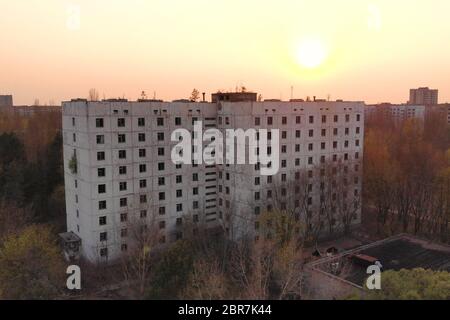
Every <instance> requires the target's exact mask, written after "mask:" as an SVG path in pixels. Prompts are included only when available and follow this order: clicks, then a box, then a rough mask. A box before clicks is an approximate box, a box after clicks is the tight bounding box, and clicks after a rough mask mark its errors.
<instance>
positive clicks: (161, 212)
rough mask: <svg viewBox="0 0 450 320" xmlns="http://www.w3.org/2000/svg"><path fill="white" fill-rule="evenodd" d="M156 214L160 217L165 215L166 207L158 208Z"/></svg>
mask: <svg viewBox="0 0 450 320" xmlns="http://www.w3.org/2000/svg"><path fill="white" fill-rule="evenodd" d="M158 212H159V214H160V215H161V216H163V215H165V214H166V207H159V209H158Z"/></svg>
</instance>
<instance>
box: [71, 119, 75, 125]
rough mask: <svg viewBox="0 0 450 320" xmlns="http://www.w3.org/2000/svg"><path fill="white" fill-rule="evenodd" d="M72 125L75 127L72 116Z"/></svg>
mask: <svg viewBox="0 0 450 320" xmlns="http://www.w3.org/2000/svg"><path fill="white" fill-rule="evenodd" d="M72 126H73V127H75V118H72Z"/></svg>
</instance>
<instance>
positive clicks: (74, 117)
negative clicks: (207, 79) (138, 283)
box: [62, 93, 364, 262]
mask: <svg viewBox="0 0 450 320" xmlns="http://www.w3.org/2000/svg"><path fill="white" fill-rule="evenodd" d="M221 95H223V94H218V95H215V96H214V97H213V100H214V101H217V102H215V103H194V102H156V101H138V102H131V101H130V102H129V101H125V100H106V101H102V102H88V101H86V100H72V101H70V102H64V103H63V115H62V116H63V139H64V169H65V190H66V208H67V231H68V233H70V235H66V236H65V239H71V244H69V245H71V246H72V245H74V244H80V248H79V250H80V253H81V255H82V256H84V257H86V258H87V259H89V260H90V261H92V262H101V261H105V260H107V261H112V260H115V259H117V258H119V257H120V255H121V254H122V253H123V252H126V251H127V250H128V249H129V248H130V246H132V240H131V239H130V233H131V232H130V223H131V222H134V221H139V222H140V223H142V224H143V225H146V224H147V223H148V224H150V223H152V224H153V221H154V220H156V226H157V227H158V229H159V230H160V242H161V243H167V242H171V241H175V240H177V239H181V238H182V237H183V225H184V224H185V223H186V222H187V220H189V221H190V222H193V223H194V224H196V223H199V224H200V223H201V224H202V225H204V226H206V227H207V228H215V227H220V228H223V229H224V231H225V232H228V233H230V228H231V229H234V227H236V226H237V227H239V228H241V229H244V228H245V229H247V230H251V232H255V233H257V229H258V226H257V225H256V223H255V221H256V220H257V218H258V216H259V215H260V214H262V213H263V212H265V211H268V210H273V209H274V204H273V203H272V199H273V198H274V196H275V193H276V192H277V191H276V190H274V189H275V188H280V189H279V190H278V191H279V192H280V194H281V197H283V193H286V192H290V190H286V189H288V188H287V187H288V186H289V183H290V182H291V181H293V180H295V179H297V177H298V175H299V173H300V171H302V172H305V173H307V179H309V181H310V182H309V185H308V190H309V191H311V195H310V197H308V199H307V202H308V203H307V205H308V212H307V213H308V216H317V217H320V212H321V196H320V191H319V190H320V188H321V186H322V184H323V179H324V177H323V175H324V169H323V170H315V168H319V167H320V166H321V165H323V166H325V163H332V164H334V165H336V166H337V164H338V163H342V164H343V166H344V168H345V181H346V185H348V186H349V190H351V194H350V192H349V194H348V197H349V198H351V197H352V198H355V197H356V198H358V199H360V197H361V187H362V186H361V183H362V178H361V175H362V157H363V141H364V104H363V103H361V102H343V101H342V102H327V101H320V102H282V101H278V102H256V101H255V100H256V94H252V96H251V97H250V96H249V95H245V96H242V95H241V93H237V94H228V97H225V96H221ZM237 95H241V96H240V97H239V96H237ZM236 100H237V101H236ZM231 101H234V102H231ZM197 121H202V124H203V129H204V130H207V129H210V128H216V129H219V130H220V131H221V132H223V133H224V132H225V130H227V129H239V128H240V129H244V130H246V129H249V128H255V129H279V131H280V140H279V142H280V143H279V146H278V147H279V150H278V151H279V154H280V159H279V162H280V170H279V172H278V173H277V174H276V175H274V176H263V175H261V173H260V169H261V168H260V166H259V165H258V164H256V165H250V164H246V165H237V164H217V165H206V164H191V165H185V164H175V163H173V162H172V159H171V152H172V148H173V147H174V146H175V145H176V144H177V143H178V142H172V141H171V134H172V132H173V130H175V129H178V128H185V129H188V130H189V131H192V130H193V128H194V124H195V123H196V122H197ZM192 134H194V133H193V132H192ZM258 139H259V138H258ZM208 143H209V142H208ZM208 143H207V142H205V145H206V144H208ZM271 145H272V144H271ZM268 148H270V147H268ZM268 151H269V150H268ZM338 196H340V195H337V194H336V197H338ZM345 196H346V197H347V192H345ZM334 200H336V199H334ZM283 206H286V203H284V202H281V210H282V209H283ZM294 206H297V207H296V210H297V209H298V210H300V206H301V204H300V203H295V204H294ZM360 210H361V209H360V208H356V207H355V213H354V214H353V215H352V222H351V223H352V225H358V224H359V223H360V221H361V220H360V219H361V214H360V213H361V211H360ZM230 215H233V216H235V217H236V216H237V217H239V218H238V219H237V220H233V221H230V220H231V219H230ZM188 218H189V219H188ZM335 223H336V224H339V218H338V217H336V222H335ZM323 229H324V230H325V229H327V228H323ZM233 232H234V231H233ZM72 249H73V248H72ZM77 250H78V248H76V250H75V251H77ZM73 255H77V253H74V254H73Z"/></svg>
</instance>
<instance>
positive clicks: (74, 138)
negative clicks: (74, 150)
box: [72, 133, 77, 142]
mask: <svg viewBox="0 0 450 320" xmlns="http://www.w3.org/2000/svg"><path fill="white" fill-rule="evenodd" d="M72 139H73V142H77V134H76V133H74V134H73V135H72Z"/></svg>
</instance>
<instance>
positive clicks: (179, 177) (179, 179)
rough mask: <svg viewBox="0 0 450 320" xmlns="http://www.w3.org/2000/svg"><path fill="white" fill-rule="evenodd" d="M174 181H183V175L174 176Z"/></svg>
mask: <svg viewBox="0 0 450 320" xmlns="http://www.w3.org/2000/svg"><path fill="white" fill-rule="evenodd" d="M175 181H176V183H182V182H183V176H176V177H175Z"/></svg>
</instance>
